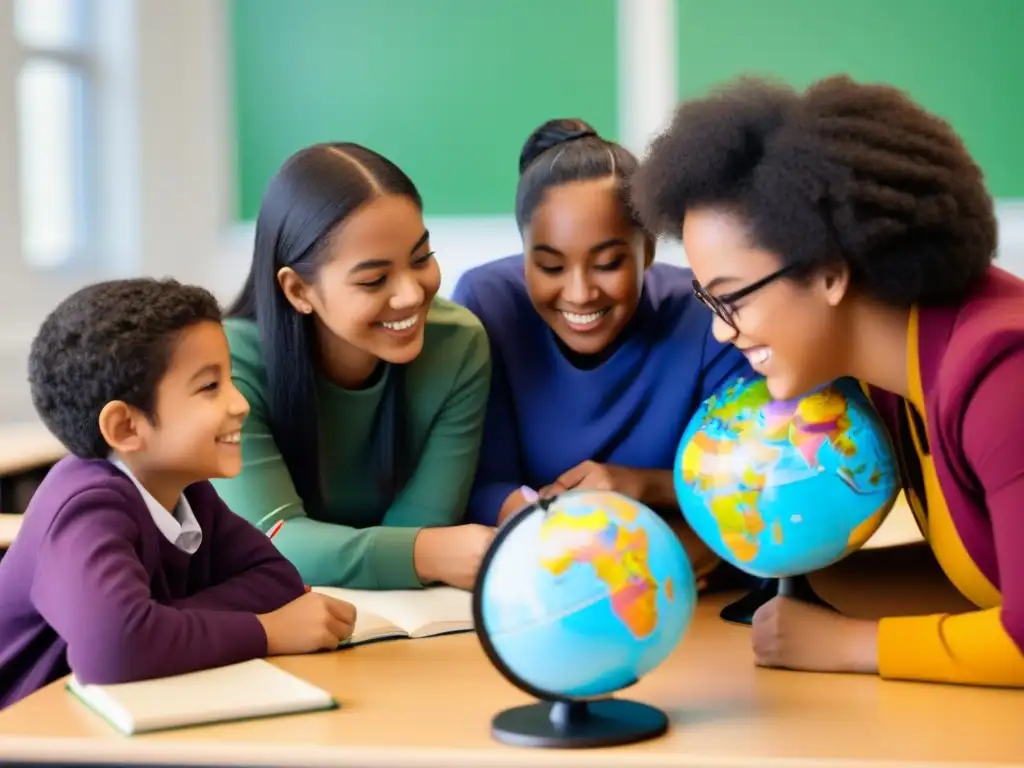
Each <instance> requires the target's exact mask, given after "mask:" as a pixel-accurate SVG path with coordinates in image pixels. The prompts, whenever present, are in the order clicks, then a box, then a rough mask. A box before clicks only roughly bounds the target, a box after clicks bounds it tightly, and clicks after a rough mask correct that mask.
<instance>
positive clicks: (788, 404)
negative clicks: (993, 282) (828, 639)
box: [674, 378, 901, 578]
mask: <svg viewBox="0 0 1024 768" xmlns="http://www.w3.org/2000/svg"><path fill="white" fill-rule="evenodd" d="M674 474H675V487H676V495H677V497H678V500H679V505H680V508H681V509H682V511H683V515H684V517H685V518H686V520H687V522H688V523H689V524H690V527H691V528H693V530H694V532H695V533H696V534H697V535H698V536H700V537H701V539H703V540H704V542H705V543H706V544H707V545H708V546H709V547H710V548H711V549H712V550H714V551H715V552H716V553H717V554H718V555H719V556H721V557H722V558H724V559H725V560H727V561H728V562H730V563H732V564H733V565H735V566H736V567H738V568H740V569H742V570H744V571H746V572H748V573H751V574H754V575H756V576H760V577H764V578H782V577H787V576H796V575H801V574H807V573H810V572H812V571H816V570H819V569H821V568H824V567H827V566H829V565H831V564H833V563H835V562H837V561H838V560H841V559H842V558H844V557H846V556H847V555H848V554H850V553H851V552H853V551H854V550H856V549H858V548H860V546H862V545H863V544H864V542H866V541H867V540H868V539H869V538H870V537H871V535H872V534H873V533H874V532H875V531H876V530H877V529H878V527H879V526H880V525H881V523H882V522H883V520H884V519H885V517H886V515H887V514H888V513H889V510H890V509H891V508H892V506H893V503H894V502H895V500H896V498H897V496H898V494H899V491H900V487H901V486H900V479H899V469H898V464H897V461H896V455H895V452H894V450H893V447H892V442H891V440H890V438H889V434H888V432H887V431H886V429H885V426H884V425H883V424H882V422H881V420H880V418H879V417H878V415H877V413H876V412H875V410H874V407H873V406H872V404H871V402H870V400H869V399H868V398H867V396H866V395H865V394H864V392H863V390H862V389H861V388H860V386H859V384H858V383H857V382H856V381H854V380H851V379H840V380H838V381H835V382H833V383H831V384H829V385H827V386H825V387H821V388H819V389H817V390H814V391H813V392H811V393H809V394H807V395H805V396H803V397H799V398H794V399H792V400H785V401H783V400H775V399H773V398H772V396H771V395H770V394H769V392H768V388H767V386H766V383H765V380H764V379H763V378H748V379H738V380H736V381H734V382H732V383H730V384H728V385H727V386H726V387H724V388H723V389H722V391H720V392H718V393H716V394H715V395H713V396H712V397H710V398H709V399H708V400H707V401H706V402H705V403H704V404H703V405H702V406H701V407H700V409H699V410H698V411H697V413H696V414H695V415H694V416H693V418H692V420H691V422H690V424H689V425H688V427H687V429H686V430H685V432H684V434H683V437H682V439H681V441H680V444H679V450H678V452H677V454H676V462H675V470H674Z"/></svg>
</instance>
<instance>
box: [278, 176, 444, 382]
mask: <svg viewBox="0 0 1024 768" xmlns="http://www.w3.org/2000/svg"><path fill="white" fill-rule="evenodd" d="M278 281H279V283H280V284H281V287H282V289H283V290H284V293H285V296H286V297H287V298H288V301H289V302H290V303H291V304H292V306H293V307H294V308H295V309H296V310H297V311H299V312H302V313H303V314H311V315H313V317H314V319H315V322H316V325H317V331H318V334H317V336H318V341H319V347H320V353H321V357H322V362H323V365H324V369H325V371H326V372H327V373H328V375H329V376H330V377H331V378H332V379H333V380H334V381H335V382H336V383H338V384H339V385H341V386H350V387H355V386H358V385H360V384H361V383H362V382H364V381H365V380H366V379H367V378H368V377H369V376H370V375H371V374H372V372H373V370H374V368H375V367H376V365H377V363H378V362H379V361H381V360H383V361H386V362H389V363H396V364H403V363H408V362H410V361H412V360H413V359H414V358H415V357H416V356H417V355H419V353H420V351H421V350H422V349H423V335H424V327H425V325H426V319H427V312H428V310H429V309H430V302H431V301H432V299H433V298H434V296H435V295H436V294H437V291H438V289H439V288H440V285H441V273H440V269H439V268H438V265H437V261H436V260H435V259H434V254H433V252H432V251H431V250H430V241H429V235H428V233H427V230H426V228H425V226H424V224H423V214H422V212H421V211H420V209H419V208H418V207H417V206H416V204H415V203H414V202H413V201H412V200H410V199H409V198H407V197H404V196H400V195H382V196H380V197H376V198H374V199H372V200H370V201H369V202H367V203H366V204H364V205H363V206H361V207H360V208H358V209H357V210H356V211H355V212H354V213H352V214H351V215H350V216H349V217H348V218H347V219H345V220H344V221H343V222H342V223H341V224H340V225H339V226H338V228H337V229H336V230H335V231H334V232H333V233H332V234H331V236H330V238H329V242H328V243H327V246H326V250H325V251H324V253H323V254H322V255H321V256H320V266H319V268H318V270H317V273H316V277H315V280H313V281H312V282H311V283H306V282H304V281H303V280H301V279H300V278H299V276H298V275H297V274H296V273H295V272H294V271H292V270H291V269H288V268H285V269H282V270H281V271H280V273H279V274H278Z"/></svg>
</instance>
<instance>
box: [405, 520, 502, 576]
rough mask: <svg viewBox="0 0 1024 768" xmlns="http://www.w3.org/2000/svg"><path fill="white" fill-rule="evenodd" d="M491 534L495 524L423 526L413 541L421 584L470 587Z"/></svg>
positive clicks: (489, 541)
mask: <svg viewBox="0 0 1024 768" xmlns="http://www.w3.org/2000/svg"><path fill="white" fill-rule="evenodd" d="M494 534H495V529H494V528H490V527H488V526H486V525H478V524H476V523H467V524H466V525H454V526H448V527H444V528H424V529H423V530H422V531H420V532H419V534H417V536H416V542H415V543H414V544H413V560H414V563H415V567H416V575H417V576H418V577H419V579H420V581H422V582H423V583H424V584H431V583H438V582H440V583H442V584H448V585H450V586H453V587H458V588H459V589H467V590H469V589H472V588H473V584H474V582H475V581H476V574H477V571H479V570H480V563H481V561H482V560H483V557H484V554H485V553H486V552H487V548H488V547H489V546H490V545H491V542H492V541H493V540H494Z"/></svg>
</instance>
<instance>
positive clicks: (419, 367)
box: [214, 298, 491, 589]
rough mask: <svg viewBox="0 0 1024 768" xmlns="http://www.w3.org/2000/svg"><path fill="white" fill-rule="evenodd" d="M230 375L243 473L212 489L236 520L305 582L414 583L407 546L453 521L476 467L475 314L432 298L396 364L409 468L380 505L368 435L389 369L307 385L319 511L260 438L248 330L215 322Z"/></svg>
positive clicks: (241, 323) (257, 382)
mask: <svg viewBox="0 0 1024 768" xmlns="http://www.w3.org/2000/svg"><path fill="white" fill-rule="evenodd" d="M224 327H225V330H226V332H227V337H228V343H229V344H230V345H231V363H232V378H233V380H234V382H235V386H237V387H238V389H239V390H240V391H241V392H242V394H243V395H245V397H246V398H247V399H248V400H249V406H250V408H251V411H250V414H249V418H248V419H247V420H246V422H245V425H244V426H243V428H242V471H241V473H240V474H239V475H238V476H237V477H234V478H230V479H220V480H215V481H214V485H215V487H216V489H217V491H218V492H219V493H220V495H221V497H222V498H223V499H224V501H225V502H226V503H227V505H228V506H229V507H230V508H231V509H233V510H234V511H235V512H236V513H238V514H239V515H241V516H242V517H244V518H245V519H247V520H248V521H249V522H251V523H253V524H254V525H256V526H257V527H258V528H260V529H261V530H263V531H267V530H269V529H270V528H271V526H273V525H274V524H275V523H276V522H278V521H285V522H284V524H283V525H282V526H281V528H280V529H279V531H278V533H277V534H276V535H275V536H274V543H275V544H277V546H278V548H279V549H280V550H281V552H282V553H283V554H284V555H285V556H286V557H287V558H288V559H289V560H291V561H292V562H293V563H294V564H295V566H296V567H297V568H298V569H299V572H300V573H301V574H302V577H303V579H304V580H305V582H306V583H307V584H312V585H314V586H346V587H353V588H361V589H407V588H416V587H420V586H422V584H421V582H420V581H419V579H418V577H417V576H416V570H415V567H414V563H413V542H414V541H415V538H416V534H417V533H418V532H419V530H420V529H421V528H423V527H428V526H446V525H455V524H458V523H460V522H461V521H462V517H463V514H464V512H465V507H466V502H467V499H468V497H469V490H470V487H471V485H472V482H473V476H474V473H475V471H476V465H477V455H478V452H479V448H480V439H481V433H482V431H483V421H484V412H485V409H486V405H487V394H488V391H489V388H490V372H491V365H490V347H489V344H488V340H487V335H486V332H485V331H484V328H483V326H482V325H481V323H480V321H479V320H477V319H476V317H475V316H474V315H473V314H471V313H470V312H469V310H467V309H464V308H463V307H460V306H458V305H456V304H452V303H451V302H449V301H446V300H444V299H441V298H435V299H434V302H433V304H432V305H431V309H430V312H429V314H428V316H427V326H426V329H425V338H424V345H423V351H422V352H421V353H420V355H419V357H417V358H416V359H415V360H414V361H413V362H411V363H409V364H408V365H407V366H406V387H405V390H406V399H407V408H408V411H407V416H406V423H407V425H408V429H409V433H408V444H409V445H410V446H412V448H413V450H415V451H417V454H416V455H417V456H418V461H417V463H416V466H415V470H414V472H413V474H412V476H411V478H410V479H409V482H408V483H407V484H406V486H405V488H403V489H402V490H401V491H400V492H399V494H398V496H397V497H396V498H395V500H394V501H393V503H391V504H390V506H388V505H387V504H386V502H384V501H383V500H382V499H381V498H380V496H379V493H378V490H377V483H376V482H375V481H374V465H373V456H372V453H373V452H372V451H371V450H369V449H368V447H369V445H370V444H372V436H371V433H372V430H373V423H374V418H375V416H376V413H377V408H378V406H379V405H380V402H381V396H382V394H383V392H384V383H385V381H386V376H387V373H385V375H384V376H382V377H381V379H380V380H379V381H378V382H377V383H376V384H375V385H374V386H372V387H370V388H368V389H365V390H358V391H355V390H345V389H342V388H340V387H338V386H336V385H334V384H332V383H330V382H329V381H327V380H326V379H325V378H324V377H322V376H318V379H317V409H318V415H319V425H318V426H319V430H320V465H321V472H322V475H323V477H324V504H323V506H324V511H323V513H322V514H321V515H319V516H318V517H316V518H314V517H311V516H310V515H308V514H307V512H306V511H305V510H304V509H303V505H302V499H301V498H300V497H299V495H298V493H297V492H296V490H295V486H294V484H293V483H292V479H291V475H290V473H289V472H288V468H287V466H286V465H285V463H284V459H283V458H282V457H281V454H280V452H279V451H278V449H277V446H276V445H275V443H274V439H273V437H272V436H271V433H270V427H269V419H268V411H267V401H266V398H265V393H266V373H265V367H264V364H263V359H262V353H261V349H260V341H259V332H258V330H257V327H256V324H255V323H253V322H251V321H248V320H239V319H229V320H227V321H225V323H224Z"/></svg>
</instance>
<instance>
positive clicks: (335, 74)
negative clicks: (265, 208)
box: [230, 0, 618, 219]
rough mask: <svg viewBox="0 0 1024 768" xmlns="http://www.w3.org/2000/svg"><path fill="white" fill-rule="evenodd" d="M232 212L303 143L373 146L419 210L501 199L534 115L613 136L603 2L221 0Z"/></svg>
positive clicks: (611, 11) (612, 76) (500, 202)
mask: <svg viewBox="0 0 1024 768" xmlns="http://www.w3.org/2000/svg"><path fill="white" fill-rule="evenodd" d="M230 20H231V35H232V45H231V50H232V54H233V56H232V62H231V63H232V69H233V81H234V108H235V121H234V122H235V126H236V127H235V131H236V137H237V182H238V183H237V190H238V200H237V215H238V216H239V217H240V218H242V219H253V218H255V216H256V213H257V211H258V208H259V201H260V197H261V196H262V194H263V190H264V188H265V185H266V183H267V181H268V179H269V178H270V176H271V175H272V174H273V173H274V172H275V171H276V170H277V168H278V167H279V166H280V164H281V162H282V161H283V160H284V159H285V158H286V157H287V156H288V155H290V154H291V153H292V152H294V151H295V150H297V149H300V148H301V147H303V146H306V145H308V144H311V143H314V142H318V141H328V140H335V141H337V140H341V141H356V142H359V143H362V144H365V145H366V146H369V147H370V148H372V149H374V150H376V151H378V152H381V153H382V154H384V155H386V156H388V157H389V158H390V159H391V160H393V161H394V162H396V163H397V164H398V165H400V166H401V167H402V168H403V170H405V171H406V173H408V174H409V175H410V176H411V177H412V179H413V181H414V182H416V184H417V186H418V187H419V189H420V192H421V193H422V195H423V197H424V204H425V207H426V212H427V213H428V214H433V215H437V214H442V215H443V214H452V215H479V214H501V213H508V212H511V211H512V208H513V201H514V194H515V182H516V178H517V168H516V162H517V159H518V155H519V149H520V147H521V146H522V143H523V141H524V140H525V139H526V137H527V135H528V134H529V132H530V131H531V130H533V128H535V127H536V126H537V125H539V124H540V123H541V122H543V121H544V120H547V119H550V118H553V117H580V118H583V119H585V120H587V121H588V122H590V123H591V124H592V125H594V127H595V128H597V129H598V130H599V131H601V132H602V133H604V134H606V135H607V136H608V137H609V138H614V137H615V136H616V134H617V130H618V126H617V119H616V114H617V113H616V101H617V94H616V91H617V66H616V47H615V46H616V22H615V0H234V2H232V4H231V16H230Z"/></svg>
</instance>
